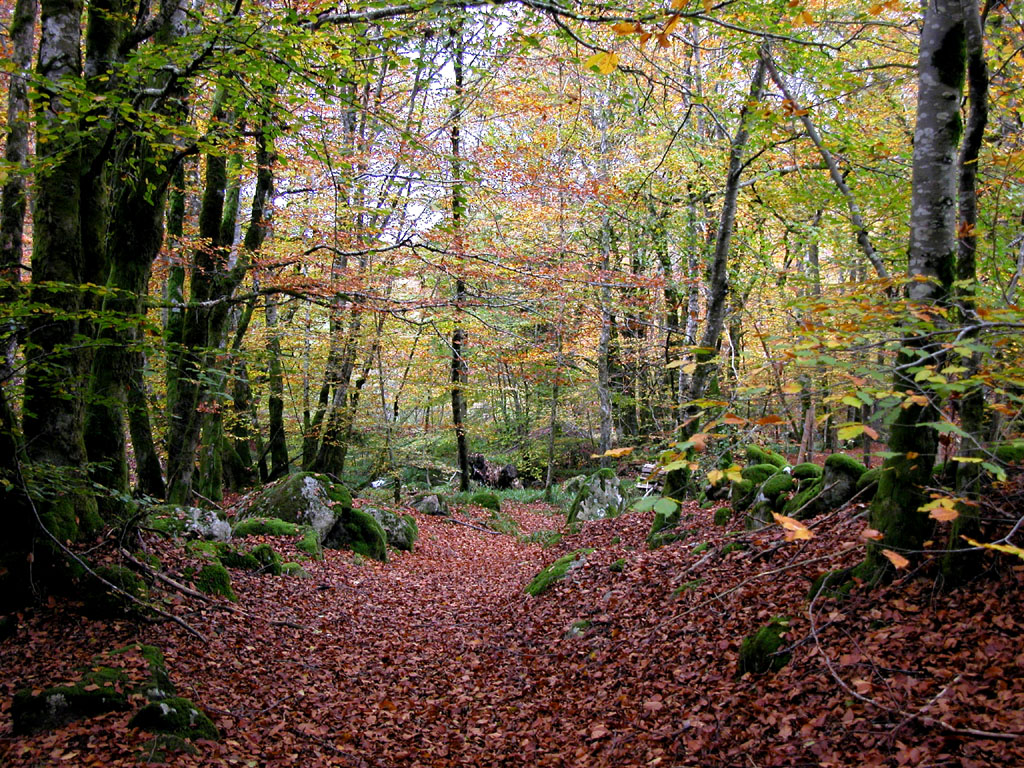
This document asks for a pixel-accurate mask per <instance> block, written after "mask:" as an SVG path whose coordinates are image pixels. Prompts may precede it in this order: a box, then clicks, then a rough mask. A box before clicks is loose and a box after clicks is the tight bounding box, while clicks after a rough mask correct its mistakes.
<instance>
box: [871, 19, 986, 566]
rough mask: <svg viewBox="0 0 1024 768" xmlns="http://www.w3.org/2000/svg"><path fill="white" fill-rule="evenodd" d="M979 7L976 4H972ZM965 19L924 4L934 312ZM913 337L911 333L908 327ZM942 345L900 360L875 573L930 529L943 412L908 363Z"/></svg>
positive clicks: (910, 351)
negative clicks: (928, 507) (926, 507)
mask: <svg viewBox="0 0 1024 768" xmlns="http://www.w3.org/2000/svg"><path fill="white" fill-rule="evenodd" d="M975 12H976V11H975ZM966 39H967V35H966V25H965V16H964V7H963V3H962V2H961V1H960V0H933V1H932V2H931V3H929V4H928V5H927V6H926V10H925V18H924V28H923V30H922V33H921V43H920V46H921V47H920V53H919V58H918V97H917V124H916V128H915V131H914V160H913V179H912V199H911V206H910V208H911V218H910V250H909V260H908V266H907V274H908V277H909V278H910V282H909V283H908V287H907V296H908V298H909V299H910V301H911V303H912V304H913V305H916V306H918V307H919V308H920V310H921V311H924V312H927V311H928V310H929V309H930V308H931V307H933V306H939V305H942V304H944V303H945V302H946V301H947V300H948V295H949V290H950V286H951V285H952V282H953V274H954V268H955V255H956V225H957V216H956V200H957V163H956V159H957V146H958V144H959V142H960V131H961V122H960V98H961V94H962V90H963V80H964V70H965V66H964V46H965V43H966ZM910 333H911V334H912V333H913V331H911V332H910ZM941 354H942V349H941V346H940V345H936V344H935V343H934V342H932V341H929V340H928V337H925V338H922V337H916V336H913V335H911V337H910V338H909V339H908V340H907V341H906V342H905V343H904V346H903V348H902V349H901V350H900V352H899V354H898V355H897V358H896V371H895V374H894V377H893V391H895V392H898V393H904V392H909V393H910V395H909V396H908V397H907V399H906V400H905V401H904V403H903V406H905V407H902V408H901V409H900V412H899V415H898V416H897V419H896V421H895V423H894V424H893V426H892V430H891V432H890V435H889V451H890V452H892V453H893V454H895V455H894V456H892V457H890V458H888V459H886V461H885V464H884V465H883V468H882V474H881V476H880V477H879V482H878V490H877V492H876V493H875V497H874V499H873V501H872V504H871V523H872V527H874V528H875V529H876V530H878V531H881V532H882V534H883V536H884V538H883V540H882V541H881V542H880V543H872V544H871V545H870V546H869V547H868V557H867V561H866V563H865V565H866V568H867V570H868V571H869V572H871V573H872V575H875V574H878V573H879V572H880V571H881V569H883V568H884V567H885V566H886V565H887V561H886V559H885V558H884V557H883V556H882V548H883V547H885V548H887V549H889V550H895V551H897V552H898V551H900V550H904V551H908V552H910V551H914V550H918V549H920V548H921V544H922V543H923V542H924V539H925V538H926V536H927V534H928V532H929V530H930V527H931V526H930V521H929V518H928V516H927V515H925V514H923V513H921V512H919V511H918V508H919V507H920V506H921V504H922V503H923V502H924V501H925V491H924V489H925V487H926V486H927V485H928V483H929V481H930V480H931V471H932V466H933V465H934V463H935V455H936V449H937V447H938V433H937V432H936V430H935V428H934V426H932V424H933V422H935V421H937V420H938V419H939V413H938V408H937V406H936V403H935V402H934V400H933V399H932V398H933V395H932V393H931V392H929V391H927V390H925V389H923V388H922V385H921V384H920V383H919V382H917V381H915V380H914V375H913V374H912V373H911V372H910V369H911V367H916V366H918V365H923V364H929V363H931V364H938V363H940V362H941V360H940V356H941Z"/></svg>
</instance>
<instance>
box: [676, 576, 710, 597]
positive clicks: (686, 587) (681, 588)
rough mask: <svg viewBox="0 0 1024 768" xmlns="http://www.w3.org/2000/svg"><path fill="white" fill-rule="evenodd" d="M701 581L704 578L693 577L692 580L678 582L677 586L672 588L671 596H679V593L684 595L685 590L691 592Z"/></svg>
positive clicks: (702, 581)
mask: <svg viewBox="0 0 1024 768" xmlns="http://www.w3.org/2000/svg"><path fill="white" fill-rule="evenodd" d="M703 583H704V579H694V580H693V581H687V582H685V583H683V584H680V585H679V586H678V587H676V588H675V589H673V590H672V597H674V598H675V597H680V596H681V595H685V594H686V593H687V592H692V591H693V590H695V589H697V587H699V586H700V585H701V584H703Z"/></svg>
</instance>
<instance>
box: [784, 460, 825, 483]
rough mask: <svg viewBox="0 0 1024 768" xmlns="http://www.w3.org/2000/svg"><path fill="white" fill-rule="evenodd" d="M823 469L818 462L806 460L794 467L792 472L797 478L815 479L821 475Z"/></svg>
mask: <svg viewBox="0 0 1024 768" xmlns="http://www.w3.org/2000/svg"><path fill="white" fill-rule="evenodd" d="M821 473H822V469H821V467H819V466H818V465H817V464H813V463H811V462H809V461H805V462H804V463H803V464H797V465H796V466H795V467H793V471H792V472H791V473H790V474H791V475H792V476H793V478H795V479H796V480H808V479H810V480H813V479H816V478H819V477H821Z"/></svg>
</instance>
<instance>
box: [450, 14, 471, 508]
mask: <svg viewBox="0 0 1024 768" xmlns="http://www.w3.org/2000/svg"><path fill="white" fill-rule="evenodd" d="M451 36H452V45H453V53H454V60H453V62H452V65H453V67H454V68H455V110H454V113H453V114H452V128H451V142H452V233H453V235H454V238H455V253H456V258H457V259H459V260H460V261H461V259H462V256H463V242H462V224H463V221H462V219H463V216H464V214H465V211H466V198H465V189H464V188H463V185H462V147H461V143H460V140H461V136H460V131H461V130H462V88H463V82H462V77H463V71H462V56H463V43H462V19H461V17H460V18H459V19H458V21H457V23H456V24H455V26H453V28H452V32H451ZM465 300H466V284H465V282H463V280H462V278H461V277H458V278H456V280H455V328H454V330H452V342H451V347H452V365H451V391H452V423H453V424H454V427H455V444H456V453H457V456H458V462H459V489H460V490H462V491H468V490H469V445H468V443H467V440H466V385H467V384H468V382H469V366H468V365H467V363H466V358H465V353H466V350H465V346H466V332H465V330H464V329H463V327H462V325H461V322H462V320H461V317H460V315H461V313H462V305H463V303H464V302H465Z"/></svg>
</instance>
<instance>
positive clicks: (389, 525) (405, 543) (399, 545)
mask: <svg viewBox="0 0 1024 768" xmlns="http://www.w3.org/2000/svg"><path fill="white" fill-rule="evenodd" d="M362 511H363V512H365V513H366V514H368V515H369V516H370V517H372V518H373V519H374V520H376V521H377V522H378V523H379V524H380V527H381V528H382V529H384V535H385V536H386V537H387V541H388V546H389V547H391V548H392V549H398V550H401V551H403V552H412V550H413V547H414V546H415V544H416V539H418V538H419V535H420V531H419V528H418V527H417V526H416V520H415V519H414V518H413V516H412V515H397V514H395V513H394V512H392V511H390V510H387V509H377V508H376V507H363V508H362Z"/></svg>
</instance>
